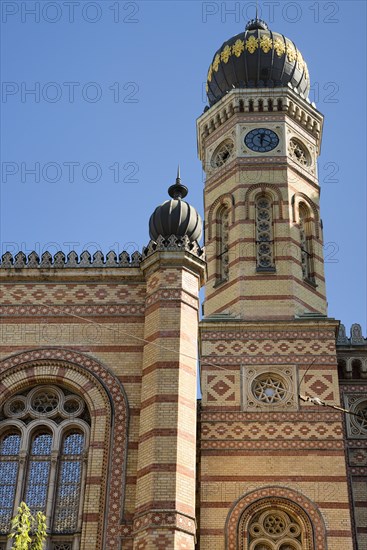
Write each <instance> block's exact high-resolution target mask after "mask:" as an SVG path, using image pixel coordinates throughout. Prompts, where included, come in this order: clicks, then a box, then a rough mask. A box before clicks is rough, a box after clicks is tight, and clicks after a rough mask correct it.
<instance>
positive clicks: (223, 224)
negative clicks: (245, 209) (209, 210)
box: [216, 206, 229, 284]
mask: <svg viewBox="0 0 367 550" xmlns="http://www.w3.org/2000/svg"><path fill="white" fill-rule="evenodd" d="M228 250H229V208H228V207H227V206H222V207H221V208H220V209H219V210H218V215H217V247H216V256H217V269H216V273H217V277H216V284H219V283H221V282H224V281H227V280H228V277H229V252H228Z"/></svg>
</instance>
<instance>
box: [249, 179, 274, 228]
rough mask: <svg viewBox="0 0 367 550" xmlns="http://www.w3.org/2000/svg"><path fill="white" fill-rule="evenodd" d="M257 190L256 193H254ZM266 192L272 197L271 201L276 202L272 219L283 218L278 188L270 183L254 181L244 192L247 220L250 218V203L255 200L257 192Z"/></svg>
mask: <svg viewBox="0 0 367 550" xmlns="http://www.w3.org/2000/svg"><path fill="white" fill-rule="evenodd" d="M256 191H257V193H256ZM261 193H263V194H267V195H269V197H271V198H272V201H273V202H274V205H275V206H276V203H278V204H277V206H278V208H277V210H278V211H277V212H276V211H275V212H274V219H277V218H279V219H280V220H282V219H283V199H282V193H281V191H280V189H279V188H278V187H277V186H276V185H273V184H272V183H255V184H253V185H251V186H250V187H249V188H248V189H247V191H246V193H245V209H246V213H245V219H246V220H248V219H249V218H250V203H251V202H253V201H254V200H255V197H256V195H257V194H261Z"/></svg>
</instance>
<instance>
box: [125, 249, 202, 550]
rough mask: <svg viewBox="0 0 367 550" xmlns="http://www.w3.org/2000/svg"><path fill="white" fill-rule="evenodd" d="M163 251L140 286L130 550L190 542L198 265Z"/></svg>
mask: <svg viewBox="0 0 367 550" xmlns="http://www.w3.org/2000/svg"><path fill="white" fill-rule="evenodd" d="M177 257H178V256H177V254H176V258H175V257H172V255H170V254H169V253H161V254H160V255H158V254H156V255H155V256H152V257H151V258H150V259H148V260H147V261H145V262H144V263H143V264H142V269H143V270H144V272H145V276H146V280H147V299H146V306H147V307H146V318H145V332H144V338H145V339H146V340H148V341H149V343H148V344H146V345H145V348H144V357H143V369H142V402H141V411H140V430H139V447H138V466H137V486H136V491H137V492H136V513H135V521H134V532H135V539H134V549H139V550H140V549H143V548H144V549H151V548H152V549H153V548H159V549H160V548H162V549H163V548H177V549H179V548H182V549H183V548H187V549H193V548H194V544H195V491H196V484H195V462H196V454H195V453H196V385H197V382H196V360H195V357H196V348H197V327H198V305H199V304H198V291H199V287H200V269H201V268H200V266H198V267H197V268H196V270H195V271H196V272H195V271H193V270H192V267H193V266H191V267H190V266H189V264H188V263H187V262H185V258H184V256H182V258H181V264H179V265H177Z"/></svg>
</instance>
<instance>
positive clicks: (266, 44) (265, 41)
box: [260, 34, 273, 53]
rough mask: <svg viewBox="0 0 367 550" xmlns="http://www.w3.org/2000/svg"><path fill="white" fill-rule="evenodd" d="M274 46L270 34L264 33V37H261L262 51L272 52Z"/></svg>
mask: <svg viewBox="0 0 367 550" xmlns="http://www.w3.org/2000/svg"><path fill="white" fill-rule="evenodd" d="M272 47H273V41H272V39H271V38H269V36H267V35H265V34H263V35H262V37H261V38H260V48H261V49H262V51H263V52H264V53H268V52H270V50H271V49H272Z"/></svg>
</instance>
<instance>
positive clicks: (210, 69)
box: [208, 65, 213, 82]
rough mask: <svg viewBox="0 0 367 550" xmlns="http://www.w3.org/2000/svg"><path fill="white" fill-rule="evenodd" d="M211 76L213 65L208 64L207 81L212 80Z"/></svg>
mask: <svg viewBox="0 0 367 550" xmlns="http://www.w3.org/2000/svg"><path fill="white" fill-rule="evenodd" d="M212 76H213V67H212V66H211V65H210V67H209V71H208V82H211V81H212Z"/></svg>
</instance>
